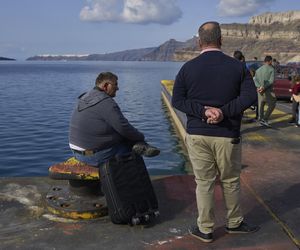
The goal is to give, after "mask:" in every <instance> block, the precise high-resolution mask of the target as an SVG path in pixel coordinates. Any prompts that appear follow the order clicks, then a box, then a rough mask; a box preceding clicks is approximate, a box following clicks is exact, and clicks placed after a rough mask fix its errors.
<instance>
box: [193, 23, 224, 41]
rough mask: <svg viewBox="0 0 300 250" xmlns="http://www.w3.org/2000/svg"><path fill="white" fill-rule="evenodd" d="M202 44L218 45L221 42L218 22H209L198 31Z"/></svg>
mask: <svg viewBox="0 0 300 250" xmlns="http://www.w3.org/2000/svg"><path fill="white" fill-rule="evenodd" d="M198 35H199V39H200V41H201V43H202V44H213V45H219V43H220V41H221V28H220V24H219V23H218V22H214V21H210V22H206V23H204V24H202V25H201V26H200V27H199V29H198Z"/></svg>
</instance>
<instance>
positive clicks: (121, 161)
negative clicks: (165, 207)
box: [100, 154, 159, 225]
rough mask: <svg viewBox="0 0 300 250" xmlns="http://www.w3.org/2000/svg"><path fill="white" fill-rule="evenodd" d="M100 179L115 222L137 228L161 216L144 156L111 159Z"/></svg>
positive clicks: (104, 166) (109, 210)
mask: <svg viewBox="0 0 300 250" xmlns="http://www.w3.org/2000/svg"><path fill="white" fill-rule="evenodd" d="M100 178H101V185H102V191H103V193H104V195H105V198H106V202H107V206H108V214H109V216H110V218H111V221H112V222H113V223H115V224H130V225H136V224H140V223H146V222H149V221H150V220H151V219H152V218H153V217H157V216H159V211H158V202H157V198H156V195H155V192H154V190H153V186H152V183H151V180H150V177H149V174H148V171H147V169H146V166H145V163H144V160H143V158H142V157H141V156H139V155H136V154H130V155H128V156H123V157H118V158H117V157H115V158H112V159H110V160H109V161H108V162H107V163H104V164H102V165H101V166H100Z"/></svg>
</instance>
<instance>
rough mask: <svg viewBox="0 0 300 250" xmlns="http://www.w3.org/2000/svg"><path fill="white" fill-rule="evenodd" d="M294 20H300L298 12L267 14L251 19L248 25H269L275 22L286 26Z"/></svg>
mask: <svg viewBox="0 0 300 250" xmlns="http://www.w3.org/2000/svg"><path fill="white" fill-rule="evenodd" d="M296 20H300V11H288V12H276V13H272V12H267V13H264V14H262V15H258V16H254V17H251V19H250V21H249V24H260V25H269V24H272V23H276V22H278V23H283V24H288V23H290V22H293V21H296Z"/></svg>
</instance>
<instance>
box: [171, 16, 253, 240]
mask: <svg viewBox="0 0 300 250" xmlns="http://www.w3.org/2000/svg"><path fill="white" fill-rule="evenodd" d="M198 32H199V45H200V49H201V53H200V55H199V56H198V57H196V58H194V59H192V60H191V61H188V62H187V63H185V64H184V65H183V66H182V68H181V69H180V71H179V73H178V75H177V76H176V81H175V84H174V90H173V98H172V105H173V106H174V107H175V108H176V109H178V110H180V111H182V112H184V113H186V116H187V136H186V144H187V148H188V152H189V157H190V160H191V163H192V166H193V171H194V175H195V181H196V184H197V188H196V198H197V207H198V213H199V214H198V219H197V226H196V227H195V228H191V229H190V233H191V235H192V236H194V237H196V238H198V239H200V240H202V241H203V242H212V241H213V234H212V233H213V230H214V187H215V181H216V178H217V176H219V179H220V181H221V186H222V188H223V193H224V200H225V204H226V209H227V227H226V230H227V232H228V233H251V232H255V231H257V230H258V227H252V226H249V225H248V224H247V223H246V222H244V217H243V215H242V211H241V207H240V172H241V142H240V126H241V119H242V115H243V111H244V110H246V109H247V108H248V107H250V106H251V105H252V104H253V103H254V102H255V101H256V90H255V86H254V83H253V80H252V77H251V75H250V73H249V72H248V71H247V70H246V68H245V67H244V65H243V64H242V63H241V62H239V61H238V60H236V59H234V58H232V57H230V56H227V55H225V54H224V53H223V52H222V51H221V41H222V39H221V28H220V25H219V23H217V22H207V23H204V24H202V25H201V26H200V28H199V31H198Z"/></svg>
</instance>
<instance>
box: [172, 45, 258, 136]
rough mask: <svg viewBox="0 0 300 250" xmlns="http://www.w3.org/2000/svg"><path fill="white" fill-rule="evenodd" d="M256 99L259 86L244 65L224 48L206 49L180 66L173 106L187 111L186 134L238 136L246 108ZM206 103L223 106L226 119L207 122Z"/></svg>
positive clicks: (218, 106) (221, 107)
mask: <svg viewBox="0 0 300 250" xmlns="http://www.w3.org/2000/svg"><path fill="white" fill-rule="evenodd" d="M256 100H257V92H256V87H255V85H254V82H253V79H252V77H251V75H250V73H249V71H248V70H247V69H246V68H245V67H244V65H243V64H242V63H241V62H240V61H238V60H236V59H234V58H232V57H230V56H227V55H225V54H224V53H223V52H221V51H207V52H204V53H202V54H200V55H199V56H198V57H196V58H194V59H192V60H190V61H188V62H186V63H185V64H184V65H183V66H182V68H181V69H180V71H179V73H178V74H177V76H176V80H175V84H174V89H173V96H172V105H173V107H175V108H176V109H178V110H180V111H182V112H184V113H186V115H187V133H189V134H195V135H206V136H218V137H230V138H236V137H239V136H240V126H241V119H242V115H243V112H244V110H246V109H247V108H248V107H250V106H251V105H252V104H253V103H255V102H256ZM205 106H212V107H217V108H220V109H221V110H222V112H223V115H224V119H223V121H222V122H220V123H218V124H208V123H207V122H206V117H205V114H204V112H205Z"/></svg>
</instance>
